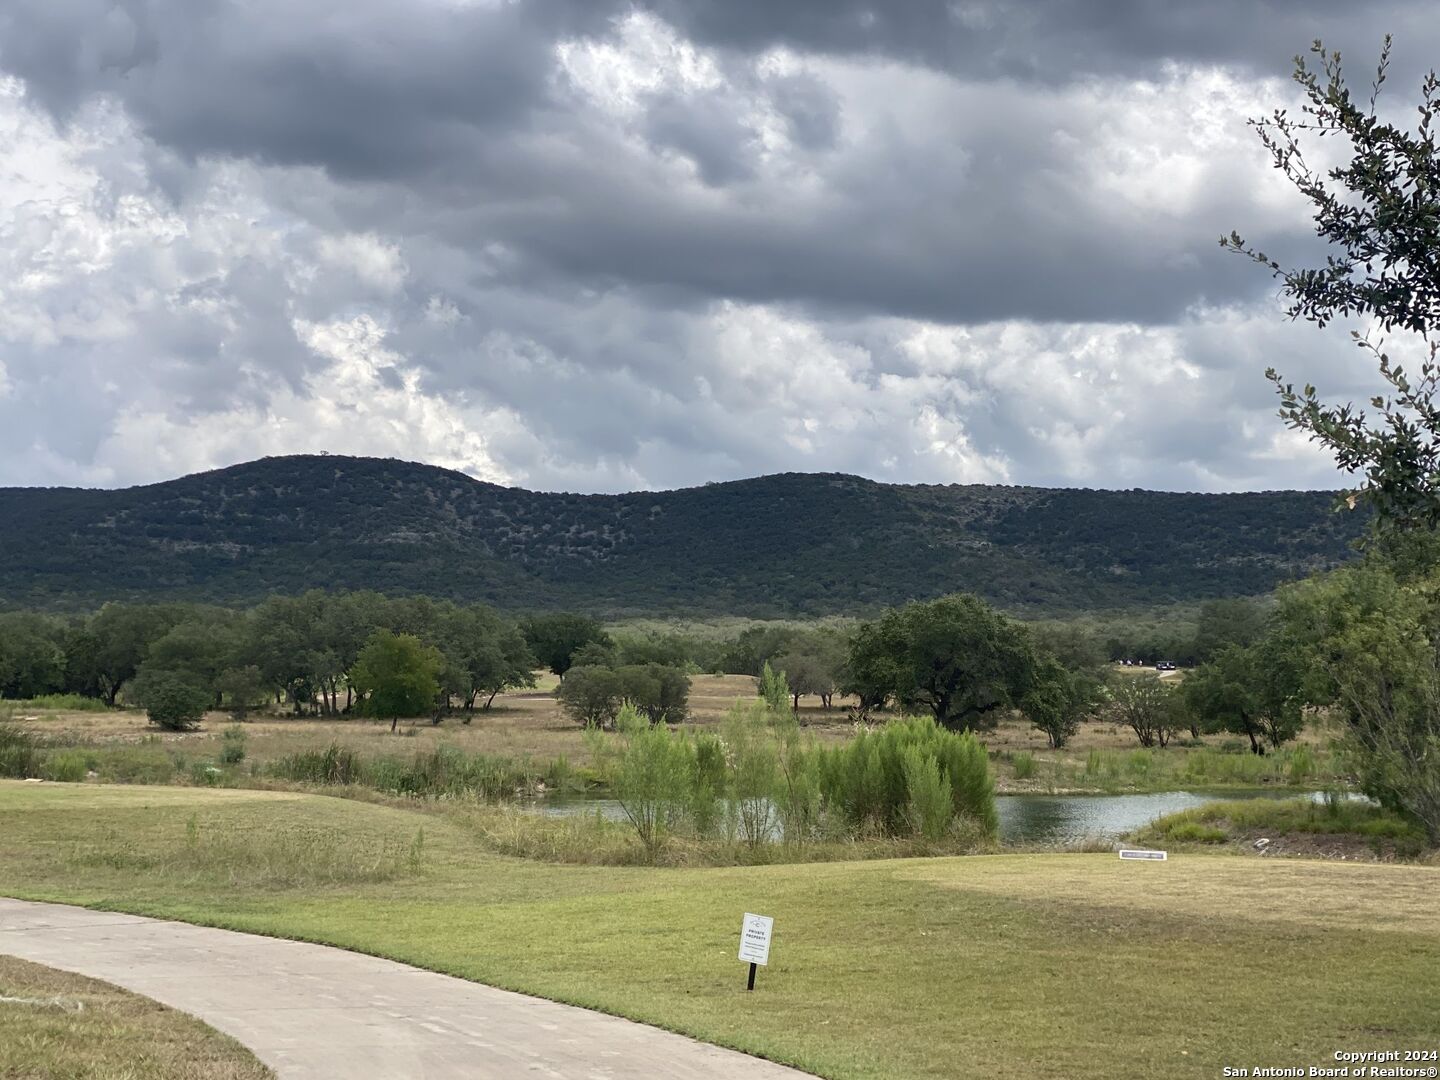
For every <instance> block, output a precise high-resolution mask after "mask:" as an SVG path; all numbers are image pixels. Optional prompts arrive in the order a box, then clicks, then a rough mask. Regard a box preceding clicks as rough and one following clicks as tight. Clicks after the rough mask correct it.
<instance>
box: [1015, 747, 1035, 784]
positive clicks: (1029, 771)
mask: <svg viewBox="0 0 1440 1080" xmlns="http://www.w3.org/2000/svg"><path fill="white" fill-rule="evenodd" d="M1010 764H1011V766H1013V768H1014V769H1015V779H1016V780H1029V779H1030V778H1031V777H1032V776H1034V775H1035V755H1034V754H1032V753H1030V752H1029V751H1026V750H1022V751H1020V753H1018V754H1016V755H1015V756H1014V757H1013V758H1011V759H1010Z"/></svg>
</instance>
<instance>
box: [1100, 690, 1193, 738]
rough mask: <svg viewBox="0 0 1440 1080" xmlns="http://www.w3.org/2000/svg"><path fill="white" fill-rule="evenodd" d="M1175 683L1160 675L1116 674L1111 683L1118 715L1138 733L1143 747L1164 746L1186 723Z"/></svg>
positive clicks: (1113, 703) (1120, 720)
mask: <svg viewBox="0 0 1440 1080" xmlns="http://www.w3.org/2000/svg"><path fill="white" fill-rule="evenodd" d="M1177 697H1178V695H1177V694H1176V688H1175V686H1174V684H1173V683H1167V682H1165V680H1163V679H1161V678H1160V677H1159V676H1157V675H1152V674H1150V673H1148V672H1147V673H1146V674H1144V675H1117V676H1116V677H1115V678H1114V679H1113V680H1112V681H1111V684H1110V707H1111V709H1112V711H1113V712H1114V714H1115V718H1116V720H1117V721H1118V722H1119V723H1122V724H1124V725H1126V726H1127V727H1129V728H1130V730H1131V731H1133V732H1135V737H1136V738H1137V739H1139V740H1140V745H1141V746H1146V747H1151V746H1158V747H1160V749H1162V750H1163V749H1164V748H1165V747H1166V746H1167V745H1169V743H1170V740H1171V739H1172V738H1174V736H1175V733H1176V731H1178V730H1179V729H1180V728H1181V727H1182V726H1184V720H1183V714H1182V713H1181V712H1180V710H1179V709H1178V708H1177V705H1178V704H1179V703H1178V701H1177Z"/></svg>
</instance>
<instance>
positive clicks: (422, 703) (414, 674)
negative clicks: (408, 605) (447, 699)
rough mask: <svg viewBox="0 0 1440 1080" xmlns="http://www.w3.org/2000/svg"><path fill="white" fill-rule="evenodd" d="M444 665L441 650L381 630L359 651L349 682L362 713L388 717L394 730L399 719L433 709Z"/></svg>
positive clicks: (406, 636) (403, 635) (410, 635)
mask: <svg viewBox="0 0 1440 1080" xmlns="http://www.w3.org/2000/svg"><path fill="white" fill-rule="evenodd" d="M444 665H445V661H444V658H443V657H441V655H440V651H439V650H438V649H436V648H434V647H433V646H430V645H426V644H425V643H424V642H422V641H421V640H420V639H419V638H417V637H415V636H414V635H413V634H394V633H391V632H390V631H389V630H380V631H378V632H377V633H376V634H375V636H374V637H372V638H371V639H370V640H369V642H367V643H366V645H365V647H364V648H363V649H361V650H360V656H359V657H358V658H357V659H356V661H355V666H354V667H352V668H351V669H350V683H351V685H352V686H354V688H355V692H356V693H357V694H360V695H361V696H362V698H363V699H364V704H363V708H364V711H365V712H366V713H368V714H369V715H371V716H379V717H389V718H390V720H391V725H390V726H391V727H392V728H393V727H394V726H395V723H394V722H395V720H396V719H398V718H399V717H401V716H415V715H417V714H418V713H423V712H427V711H429V710H430V709H431V708H433V707H434V705H435V699H436V698H437V697H438V696H439V694H440V683H439V676H440V672H441V670H442V669H443V667H444Z"/></svg>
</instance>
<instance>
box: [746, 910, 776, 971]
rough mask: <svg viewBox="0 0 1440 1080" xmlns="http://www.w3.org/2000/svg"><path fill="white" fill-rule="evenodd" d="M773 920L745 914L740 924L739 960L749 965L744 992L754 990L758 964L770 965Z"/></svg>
mask: <svg viewBox="0 0 1440 1080" xmlns="http://www.w3.org/2000/svg"><path fill="white" fill-rule="evenodd" d="M774 927H775V920H774V919H772V918H771V917H770V916H768V915H752V914H750V912H748V911H747V912H746V913H745V918H744V919H743V920H742V921H741V923H740V959H741V960H744V961H746V962H747V963H748V964H749V965H750V978H749V981H748V982H747V983H746V985H745V989H746V990H754V989H755V968H756V965H758V964H766V965H768V964H769V963H770V932H771V930H773V929H774Z"/></svg>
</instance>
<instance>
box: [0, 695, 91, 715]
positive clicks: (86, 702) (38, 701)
mask: <svg viewBox="0 0 1440 1080" xmlns="http://www.w3.org/2000/svg"><path fill="white" fill-rule="evenodd" d="M31 710H45V711H51V712H62V711H63V712H109V711H110V706H109V705H106V704H105V702H103V701H101V700H100V699H99V698H92V697H84V696H82V695H80V694H41V695H40V696H39V697H32V698H7V699H3V700H0V712H4V713H6V714H9V713H14V712H17V711H26V712H28V711H31Z"/></svg>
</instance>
